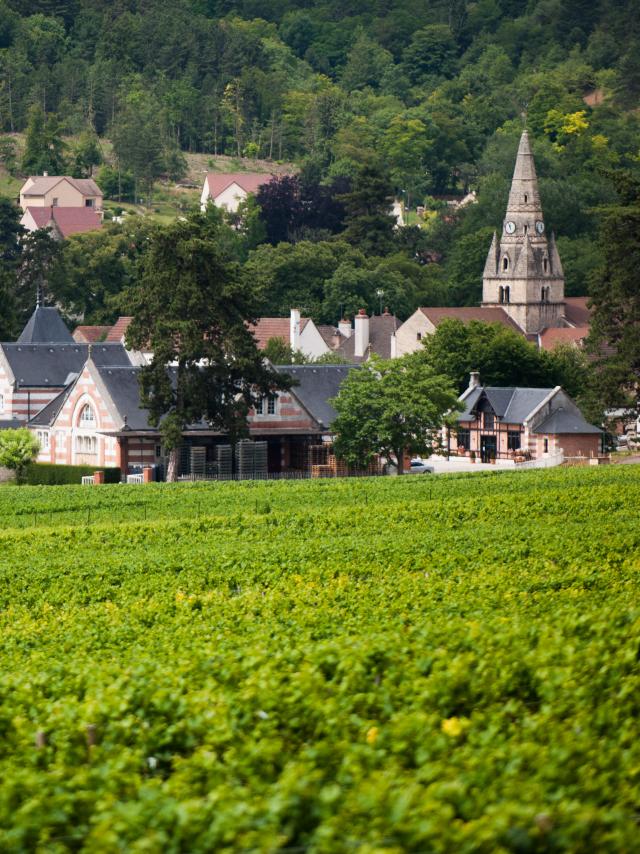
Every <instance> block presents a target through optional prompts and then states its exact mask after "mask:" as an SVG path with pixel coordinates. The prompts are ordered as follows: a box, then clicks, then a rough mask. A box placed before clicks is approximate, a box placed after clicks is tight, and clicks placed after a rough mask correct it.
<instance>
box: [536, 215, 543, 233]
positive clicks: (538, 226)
mask: <svg viewBox="0 0 640 854" xmlns="http://www.w3.org/2000/svg"><path fill="white" fill-rule="evenodd" d="M536 231H537V232H538V234H542V233H543V231H544V223H543V222H542V220H541V219H539V220H537V222H536Z"/></svg>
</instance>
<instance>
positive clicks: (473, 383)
mask: <svg viewBox="0 0 640 854" xmlns="http://www.w3.org/2000/svg"><path fill="white" fill-rule="evenodd" d="M479 385H480V371H471V373H470V374H469V388H478V386H479Z"/></svg>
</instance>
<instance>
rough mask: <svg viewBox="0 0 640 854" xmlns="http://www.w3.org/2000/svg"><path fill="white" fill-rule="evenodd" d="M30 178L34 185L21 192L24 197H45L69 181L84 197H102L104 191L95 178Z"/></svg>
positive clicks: (55, 176) (33, 176)
mask: <svg viewBox="0 0 640 854" xmlns="http://www.w3.org/2000/svg"><path fill="white" fill-rule="evenodd" d="M30 178H31V179H32V181H33V184H32V185H31V186H30V187H29V188H28V189H27V190H21V193H22V195H23V196H44V195H45V194H46V193H48V192H49V190H52V189H53V188H54V187H55V186H56V185H57V184H59V183H60V181H68V182H69V184H71V186H72V187H75V188H76V190H78V192H80V193H82V195H83V196H102V190H101V189H100V187H99V186H98V185H97V184H96V182H95V181H94V180H93V178H71V177H70V176H69V175H31V176H30ZM45 210H46V209H45Z"/></svg>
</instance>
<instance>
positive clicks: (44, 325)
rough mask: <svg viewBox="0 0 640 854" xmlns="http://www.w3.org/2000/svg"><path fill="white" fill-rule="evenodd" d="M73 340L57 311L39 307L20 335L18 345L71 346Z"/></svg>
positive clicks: (52, 308)
mask: <svg viewBox="0 0 640 854" xmlns="http://www.w3.org/2000/svg"><path fill="white" fill-rule="evenodd" d="M72 342H73V338H72V337H71V333H70V332H69V330H68V329H67V327H66V326H65V323H64V321H63V319H62V318H61V317H60V315H59V314H58V309H57V308H54V307H45V306H42V305H39V306H37V307H36V309H35V311H34V312H33V314H32V315H31V317H30V318H29V320H28V321H27V325H26V326H25V328H24V329H23V330H22V332H21V333H20V337H19V338H18V341H17V343H18V344H42V343H51V344H53V343H57V344H71V343H72Z"/></svg>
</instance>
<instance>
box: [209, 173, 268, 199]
mask: <svg viewBox="0 0 640 854" xmlns="http://www.w3.org/2000/svg"><path fill="white" fill-rule="evenodd" d="M276 177H277V176H276V175H272V174H270V173H268V172H207V178H206V181H207V186H208V188H209V193H210V195H211V197H212V198H213V199H216V198H217V197H218V196H219V195H220V193H223V192H224V191H225V190H226V189H227V187H230V186H231V184H237V185H238V186H239V187H241V188H242V189H243V190H244V191H245V193H256V192H257V191H258V188H259V187H261V186H262V185H263V184H268V183H269V182H270V181H273V179H274V178H276Z"/></svg>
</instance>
